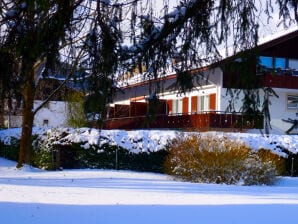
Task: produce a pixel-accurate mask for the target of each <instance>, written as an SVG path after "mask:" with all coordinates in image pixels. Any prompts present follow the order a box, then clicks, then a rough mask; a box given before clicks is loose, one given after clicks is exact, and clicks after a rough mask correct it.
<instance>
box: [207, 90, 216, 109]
mask: <svg viewBox="0 0 298 224" xmlns="http://www.w3.org/2000/svg"><path fill="white" fill-rule="evenodd" d="M209 101H210V102H209V109H210V110H216V94H215V93H212V94H210V96H209Z"/></svg>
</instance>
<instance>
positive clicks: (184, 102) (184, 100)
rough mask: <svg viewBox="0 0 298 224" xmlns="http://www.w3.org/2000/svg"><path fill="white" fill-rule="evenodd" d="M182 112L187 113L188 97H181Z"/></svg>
mask: <svg viewBox="0 0 298 224" xmlns="http://www.w3.org/2000/svg"><path fill="white" fill-rule="evenodd" d="M182 113H183V114H187V113H188V97H184V98H183V99H182Z"/></svg>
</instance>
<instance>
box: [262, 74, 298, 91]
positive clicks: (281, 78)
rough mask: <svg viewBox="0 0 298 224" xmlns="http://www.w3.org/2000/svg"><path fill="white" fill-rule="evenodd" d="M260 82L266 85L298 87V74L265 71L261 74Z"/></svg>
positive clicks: (288, 87)
mask: <svg viewBox="0 0 298 224" xmlns="http://www.w3.org/2000/svg"><path fill="white" fill-rule="evenodd" d="M259 82H260V85H261V86H266V87H273V88H287V89H298V76H297V75H293V74H292V73H289V74H287V73H280V74H279V73H273V74H272V73H265V74H262V75H259Z"/></svg>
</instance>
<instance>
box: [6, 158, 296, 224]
mask: <svg viewBox="0 0 298 224" xmlns="http://www.w3.org/2000/svg"><path fill="white" fill-rule="evenodd" d="M15 165H16V163H15V162H11V161H8V160H5V159H2V158H0V214H1V217H0V220H1V223H22V224H27V223H28V224H33V223H36V224H41V223H42V224H53V223H55V224H60V223H61V224H62V223H63V224H65V223H69V224H76V223H78V224H82V223H88V224H93V223H96V224H112V223H113V224H116V223H121V224H126V223H127V224H134V223H136V224H140V223H142V224H157V223H169V224H175V223H177V224H181V223H187V224H192V223H194V224H198V223H202V224H208V223H212V224H213V223H214V224H215V223H216V224H217V223H219V224H225V223H227V224H228V223H229V224H232V223H236V224H237V223H239V224H246V223H247V224H252V223H253V224H258V223H261V224H265V223H270V224H275V223H276V224H280V223H297V220H298V219H297V210H298V178H289V177H287V178H281V179H280V181H279V183H278V184H277V185H275V186H250V187H247V186H246V187H245V186H230V185H229V186H228V185H212V184H194V183H186V182H179V181H174V180H172V178H171V177H169V176H166V175H160V174H151V173H136V172H127V171H125V172H124V171H106V170H64V171H56V172H49V171H42V170H38V169H31V168H29V167H24V168H23V170H17V169H16V168H15Z"/></svg>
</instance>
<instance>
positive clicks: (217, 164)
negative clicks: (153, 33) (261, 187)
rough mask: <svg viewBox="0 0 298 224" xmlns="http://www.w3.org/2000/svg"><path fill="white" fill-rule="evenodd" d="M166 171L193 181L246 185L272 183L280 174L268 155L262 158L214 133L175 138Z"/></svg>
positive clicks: (242, 145)
mask: <svg viewBox="0 0 298 224" xmlns="http://www.w3.org/2000/svg"><path fill="white" fill-rule="evenodd" d="M166 170H167V172H168V173H169V174H172V175H174V176H176V177H179V178H181V179H183V180H187V181H192V182H204V183H225V184H237V183H240V182H242V183H243V184H245V185H251V184H271V183H273V182H274V180H275V177H276V175H277V171H276V164H275V163H274V162H271V161H269V160H266V159H265V156H264V158H263V159H262V158H261V157H260V156H259V155H258V153H256V152H254V151H252V150H251V149H250V148H248V147H247V146H246V145H245V144H242V143H238V142H235V141H232V140H230V139H228V138H227V137H218V136H211V135H210V136H201V135H188V136H180V137H179V138H177V139H175V140H174V141H173V142H172V144H171V145H170V146H169V156H168V157H167V160H166Z"/></svg>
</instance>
